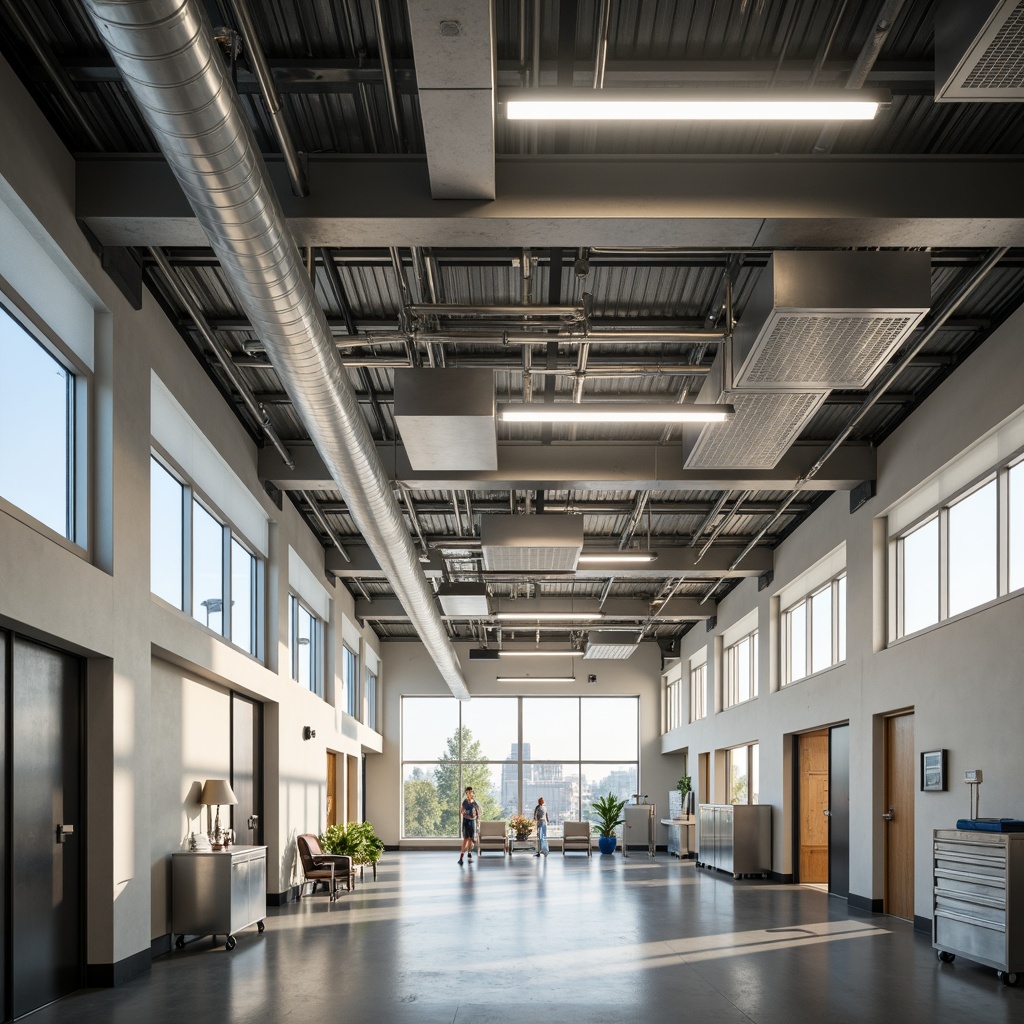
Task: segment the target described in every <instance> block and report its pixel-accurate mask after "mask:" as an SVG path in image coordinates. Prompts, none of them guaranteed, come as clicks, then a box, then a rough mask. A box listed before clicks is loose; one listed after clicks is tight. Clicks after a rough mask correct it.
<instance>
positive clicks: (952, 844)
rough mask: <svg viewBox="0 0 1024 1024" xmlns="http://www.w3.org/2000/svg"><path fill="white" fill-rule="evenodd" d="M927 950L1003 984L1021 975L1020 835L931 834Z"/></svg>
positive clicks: (1023, 884)
mask: <svg viewBox="0 0 1024 1024" xmlns="http://www.w3.org/2000/svg"><path fill="white" fill-rule="evenodd" d="M932 853H933V864H934V886H933V889H932V945H933V946H934V947H935V950H936V953H937V955H938V958H939V960H941V961H942V962H943V963H952V962H953V960H954V959H955V958H956V957H957V956H963V957H966V958H967V959H968V960H974V961H976V962H977V963H979V964H985V965H986V966H988V967H994V968H995V970H996V972H997V974H998V977H999V978H1000V979H1001V980H1002V982H1003V984H1005V985H1016V984H1017V979H1018V978H1019V977H1020V975H1021V973H1022V972H1024V832H1005V833H1004V832H965V831H960V830H958V829H935V832H934V834H933V837H932Z"/></svg>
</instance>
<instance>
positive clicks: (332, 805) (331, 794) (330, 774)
mask: <svg viewBox="0 0 1024 1024" xmlns="http://www.w3.org/2000/svg"><path fill="white" fill-rule="evenodd" d="M327 824H328V826H330V825H337V824H338V755H337V754H335V753H333V752H332V751H330V750H328V751H327Z"/></svg>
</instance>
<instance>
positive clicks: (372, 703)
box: [365, 665, 378, 732]
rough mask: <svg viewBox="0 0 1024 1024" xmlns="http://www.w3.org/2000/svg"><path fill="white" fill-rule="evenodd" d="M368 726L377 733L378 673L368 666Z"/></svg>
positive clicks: (366, 675)
mask: <svg viewBox="0 0 1024 1024" xmlns="http://www.w3.org/2000/svg"><path fill="white" fill-rule="evenodd" d="M365 680H366V684H365V685H366V723H365V724H366V726H367V727H368V728H370V729H373V730H374V732H377V731H378V730H377V673H376V672H374V671H373V669H372V668H370V666H369V665H367V666H366V672H365Z"/></svg>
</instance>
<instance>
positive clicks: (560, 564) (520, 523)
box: [480, 515, 583, 572]
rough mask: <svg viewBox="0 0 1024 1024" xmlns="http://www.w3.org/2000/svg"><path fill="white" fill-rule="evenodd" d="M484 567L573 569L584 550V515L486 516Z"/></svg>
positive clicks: (482, 535) (482, 534) (483, 526)
mask: <svg viewBox="0 0 1024 1024" xmlns="http://www.w3.org/2000/svg"><path fill="white" fill-rule="evenodd" d="M480 547H481V550H482V553H483V559H484V569H486V570H490V571H495V572H572V571H573V570H575V568H576V563H577V561H578V560H579V557H580V552H581V551H582V550H583V517H582V516H568V515H538V516H484V517H483V519H482V520H481V523H480Z"/></svg>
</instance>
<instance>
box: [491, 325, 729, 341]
mask: <svg viewBox="0 0 1024 1024" xmlns="http://www.w3.org/2000/svg"><path fill="white" fill-rule="evenodd" d="M721 340H722V335H721V334H712V333H709V332H708V331H643V330H629V329H624V330H621V331H591V332H590V333H589V334H540V333H537V334H529V333H524V334H509V333H508V332H507V331H506V332H505V333H503V334H502V336H501V341H502V344H504V345H546V344H547V343H548V342H549V341H557V342H559V343H564V344H568V345H654V344H659V343H664V342H673V341H702V342H709V341H711V342H720V341H721Z"/></svg>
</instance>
